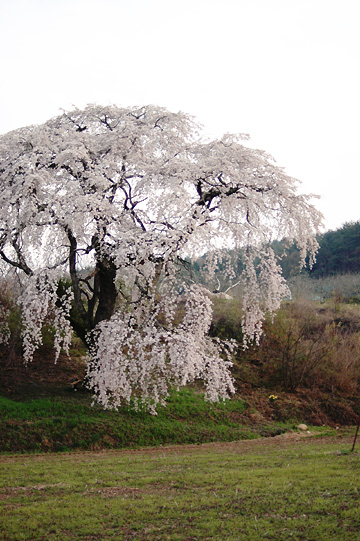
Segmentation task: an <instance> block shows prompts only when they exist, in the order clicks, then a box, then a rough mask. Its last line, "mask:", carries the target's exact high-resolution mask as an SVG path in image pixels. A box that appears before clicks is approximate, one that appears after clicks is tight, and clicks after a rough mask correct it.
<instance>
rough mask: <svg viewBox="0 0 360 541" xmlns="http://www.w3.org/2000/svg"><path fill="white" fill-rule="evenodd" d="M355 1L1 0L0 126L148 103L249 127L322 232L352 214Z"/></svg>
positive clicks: (209, 124)
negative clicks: (308, 201) (311, 207)
mask: <svg viewBox="0 0 360 541" xmlns="http://www.w3.org/2000/svg"><path fill="white" fill-rule="evenodd" d="M359 28H360V0H204V1H203V0H181V1H174V0H173V1H171V0H126V1H124V0H101V1H98V2H94V1H92V0H71V1H70V0H0V50H1V55H0V74H1V80H0V133H6V132H7V131H10V130H12V129H15V128H18V127H21V126H25V125H28V124H33V123H41V122H44V121H45V120H47V119H48V118H50V117H52V116H55V115H57V114H59V110H60V109H61V108H65V109H68V108H71V106H72V105H73V104H74V105H76V106H78V107H82V106H84V105H86V104H87V103H98V104H109V103H110V104H112V103H115V104H117V105H119V106H128V105H143V104H147V103H154V104H156V105H160V106H164V107H167V108H168V109H170V110H172V111H178V110H182V111H184V112H187V113H190V114H192V115H194V116H196V117H197V118H198V120H199V121H200V122H201V123H202V124H203V125H204V126H205V128H206V131H207V133H208V134H210V135H214V136H218V135H221V134H222V133H224V132H233V133H249V134H250V136H251V140H252V145H255V146H257V147H258V148H262V149H264V150H266V151H268V152H269V153H271V154H272V155H273V156H274V157H275V159H276V161H277V163H278V164H279V165H281V166H284V167H285V168H286V170H287V172H288V173H289V174H291V175H292V176H295V177H297V178H299V179H300V180H301V181H302V182H303V185H302V190H301V191H303V192H305V193H309V192H312V193H317V194H319V195H321V196H322V199H321V200H320V201H316V205H317V206H318V208H320V209H321V210H322V212H323V213H324V215H325V226H326V228H327V229H329V228H330V229H334V228H337V227H340V226H341V225H342V224H343V223H344V222H347V221H351V220H356V221H357V220H359V219H360V173H359V171H360V168H359V164H358V161H359V146H360V145H359V143H360V136H359V127H360V70H359V53H360V31H359Z"/></svg>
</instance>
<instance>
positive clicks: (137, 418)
mask: <svg viewBox="0 0 360 541" xmlns="http://www.w3.org/2000/svg"><path fill="white" fill-rule="evenodd" d="M91 400H92V399H91V396H90V395H88V394H87V393H80V392H78V393H71V392H70V391H69V393H68V395H67V396H62V397H46V398H39V399H36V400H26V401H14V400H10V399H8V398H4V397H0V419H1V420H0V431H1V434H2V437H1V438H0V452H3V453H4V452H5V453H6V452H7V453H11V452H44V451H69V450H76V449H82V450H97V449H101V448H113V449H114V448H117V449H119V448H124V447H127V448H129V447H130V448H138V447H149V446H158V445H164V444H169V443H172V444H184V443H204V442H211V441H234V440H239V439H249V438H256V437H258V436H265V435H276V434H279V433H282V432H284V431H286V430H287V429H289V428H291V427H292V426H294V422H289V423H279V422H275V421H274V422H269V423H265V424H263V425H261V426H251V425H249V423H248V419H246V418H245V416H244V415H245V414H246V411H247V408H248V406H247V404H246V402H244V401H243V400H240V399H238V400H231V401H227V402H225V403H218V404H209V403H207V402H205V401H204V400H203V397H202V396H201V395H198V394H197V393H195V392H194V391H193V390H191V389H190V390H186V389H184V390H181V391H179V392H173V393H171V395H170V397H169V400H168V404H167V407H166V408H163V409H160V411H159V413H158V415H157V416H152V415H150V414H149V413H147V412H141V411H140V412H135V411H133V410H132V409H131V408H129V407H124V408H122V409H121V410H119V411H118V412H114V411H104V410H102V409H101V408H100V407H97V406H94V407H92V406H91Z"/></svg>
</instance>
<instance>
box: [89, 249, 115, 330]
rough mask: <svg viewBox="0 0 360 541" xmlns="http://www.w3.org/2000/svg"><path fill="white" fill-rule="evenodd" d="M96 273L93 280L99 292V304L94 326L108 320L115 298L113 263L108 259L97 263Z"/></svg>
mask: <svg viewBox="0 0 360 541" xmlns="http://www.w3.org/2000/svg"><path fill="white" fill-rule="evenodd" d="M96 271H97V272H96V276H95V279H96V281H97V286H98V291H99V304H98V307H97V310H96V314H95V320H94V325H95V326H96V325H97V324H98V323H100V321H104V320H107V319H110V317H111V316H112V315H113V313H114V309H115V302H116V297H117V292H116V285H115V279H116V266H115V264H114V262H113V261H112V260H111V259H109V258H106V259H102V260H101V261H97V263H96Z"/></svg>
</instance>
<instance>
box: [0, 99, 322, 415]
mask: <svg viewBox="0 0 360 541" xmlns="http://www.w3.org/2000/svg"><path fill="white" fill-rule="evenodd" d="M244 138H246V137H244V136H231V135H225V136H224V137H223V138H222V139H220V140H214V141H204V140H202V139H201V138H200V136H199V127H198V125H197V124H196V123H195V122H194V120H193V119H192V118H191V117H189V116H187V115H185V114H182V113H177V114H173V113H170V112H168V111H167V110H165V109H162V108H158V107H154V106H148V107H141V108H133V109H120V108H117V107H99V106H89V107H87V108H86V109H85V110H82V111H81V110H77V109H76V110H74V111H72V112H65V113H64V114H62V115H61V116H59V117H56V118H53V119H51V120H49V121H48V122H46V123H45V124H43V125H41V126H30V127H27V128H22V129H19V130H16V131H13V132H10V133H8V134H6V135H3V136H1V138H0V175H1V186H0V201H1V209H2V212H1V221H0V257H1V259H2V262H3V264H4V265H5V266H7V267H12V268H14V269H15V270H16V272H17V273H18V275H19V279H20V280H21V281H22V285H23V292H22V295H21V304H22V310H23V325H24V330H23V343H24V357H25V361H29V360H31V358H32V355H33V352H34V350H35V349H36V348H37V347H38V345H39V344H40V343H41V328H42V325H43V323H44V321H45V319H46V318H48V317H51V318H52V320H53V325H54V327H55V348H56V350H57V355H58V354H59V352H60V349H61V348H64V349H65V350H68V347H69V343H70V336H71V322H72V323H73V326H74V327H75V328H76V331H77V333H78V334H79V335H80V336H81V337H82V338H83V339H84V341H86V343H87V344H88V346H89V357H90V363H89V370H88V378H89V381H90V382H91V384H92V386H93V387H94V389H95V391H96V395H97V397H98V399H99V401H100V402H101V403H102V404H103V405H104V406H105V407H117V406H118V405H119V404H120V403H121V401H122V400H127V401H129V400H130V399H131V397H133V396H135V397H138V398H139V397H140V398H141V400H142V401H143V402H145V403H146V404H147V405H148V406H149V407H150V408H151V409H152V411H155V408H156V405H157V404H158V403H159V402H163V401H164V398H165V397H166V395H167V391H168V388H169V386H170V385H173V384H175V385H182V384H186V383H187V382H189V381H193V380H194V379H195V378H201V379H203V380H204V381H205V386H206V392H207V398H208V399H210V400H216V399H217V398H218V397H225V396H227V394H228V392H233V384H232V379H231V376H230V373H229V371H228V369H229V366H230V364H231V363H230V357H229V352H230V350H231V344H230V343H220V342H218V341H215V340H212V339H211V338H210V337H209V336H208V329H209V326H210V322H211V301H210V299H209V296H208V294H207V292H206V290H205V289H204V287H202V286H199V285H196V284H193V283H191V282H189V281H187V280H186V279H185V278H184V275H183V273H180V274H179V268H180V266H181V265H180V264H181V261H182V259H183V258H184V257H192V256H194V255H199V254H201V253H203V252H205V251H206V252H209V253H212V254H214V257H213V258H210V259H209V263H208V271H209V275H211V273H212V272H213V269H214V261H216V251H218V250H220V249H222V248H224V247H231V248H239V247H241V248H242V249H243V250H244V253H245V258H244V272H243V281H244V287H245V292H246V293H245V295H244V299H243V309H244V318H243V329H244V335H245V337H246V338H247V339H253V338H255V339H257V338H258V337H259V336H260V334H261V320H262V318H263V317H264V314H265V313H266V312H267V311H270V312H272V311H274V310H276V309H277V308H278V306H279V303H280V301H281V298H282V297H283V295H285V294H286V291H287V289H286V285H285V282H284V280H283V278H282V277H281V274H280V269H279V267H278V265H277V261H276V258H275V255H274V252H273V251H272V249H271V248H270V247H269V243H270V242H271V240H273V239H274V238H279V237H289V238H290V239H293V240H294V241H295V242H296V243H297V245H298V247H299V250H300V259H301V261H302V262H304V261H305V257H306V253H307V252H310V259H311V258H312V257H313V255H314V253H315V251H316V248H317V242H316V240H315V233H316V232H317V230H318V227H319V224H320V220H321V217H320V214H319V213H318V212H317V211H316V210H315V209H314V207H313V206H312V205H311V204H310V203H309V197H308V196H303V195H297V193H296V188H297V181H295V180H294V179H293V178H290V177H289V176H287V175H286V174H285V173H284V171H283V170H282V169H281V168H279V167H277V166H276V165H275V164H274V161H273V160H272V158H271V157H269V156H268V155H267V154H266V153H264V152H262V151H259V150H253V149H249V148H246V147H245V146H243V144H242V143H241V140H242V139H244ZM86 268H87V269H91V270H90V271H89V272H86V271H85V269H86ZM225 272H226V269H225ZM66 275H67V276H69V277H70V281H71V287H63V286H62V287H60V288H59V278H60V277H64V276H66ZM224 352H225V353H226V352H227V354H228V356H227V357H225V360H224V355H223V354H224Z"/></svg>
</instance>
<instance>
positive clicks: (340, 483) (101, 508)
mask: <svg viewBox="0 0 360 541" xmlns="http://www.w3.org/2000/svg"><path fill="white" fill-rule="evenodd" d="M267 441H270V442H272V444H265V445H263V444H259V442H240V443H232V444H226V445H223V446H218V445H215V444H214V445H208V446H205V447H204V446H200V447H198V446H194V447H190V448H186V449H184V448H181V447H174V448H171V449H157V450H151V451H132V452H117V451H107V452H106V451H105V452H101V453H85V454H84V453H72V454H56V455H54V454H47V455H23V456H19V455H18V456H11V457H7V456H2V457H0V465H1V468H0V506H1V507H2V512H1V515H0V516H1V518H0V537H1V539H4V541H10V540H11V541H20V540H24V541H31V540H45V539H46V540H47V541H55V540H59V541H60V540H67V539H70V540H80V539H81V540H93V539H105V540H108V539H114V540H123V539H124V540H129V539H138V540H149V541H151V540H155V539H161V540H166V539H170V540H196V539H200V540H207V539H218V540H221V541H225V540H235V539H239V540H244V539H246V540H259V539H274V540H275V539H276V540H285V539H297V540H304V541H305V540H306V541H311V540H314V541H318V540H325V539H326V540H327V539H329V540H330V539H337V540H339V541H341V540H349V541H350V540H351V541H353V540H354V539H357V538H358V537H357V536H358V532H359V529H360V515H359V511H358V502H359V495H360V494H359V488H358V487H359V486H360V473H359V454H358V453H356V452H354V453H349V452H348V450H349V448H350V447H351V444H349V443H348V442H347V443H343V442H341V441H339V440H336V439H335V438H329V439H328V440H327V441H326V443H324V441H321V442H320V441H318V442H317V441H316V440H311V441H309V440H303V441H300V442H297V443H285V441H282V440H279V441H278V443H277V444H276V443H275V440H267Z"/></svg>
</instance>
